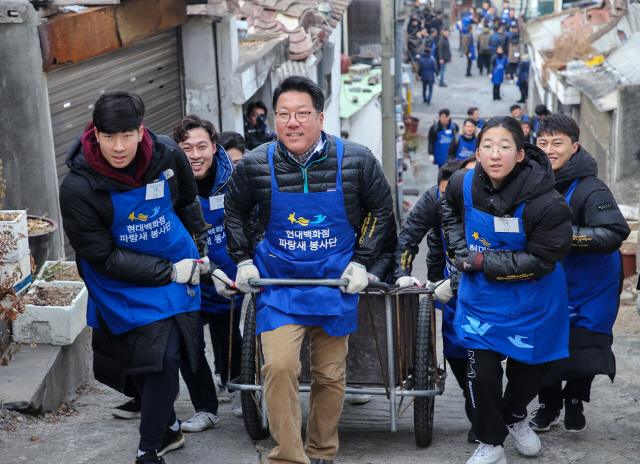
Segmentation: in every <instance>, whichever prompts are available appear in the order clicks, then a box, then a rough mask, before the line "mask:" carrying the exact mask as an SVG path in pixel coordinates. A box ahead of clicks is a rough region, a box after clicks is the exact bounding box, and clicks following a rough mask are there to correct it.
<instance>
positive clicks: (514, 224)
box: [493, 217, 520, 234]
mask: <svg viewBox="0 0 640 464" xmlns="http://www.w3.org/2000/svg"><path fill="white" fill-rule="evenodd" d="M493 227H494V229H495V231H496V232H513V233H516V234H517V233H519V232H520V224H519V223H518V218H501V217H494V218H493Z"/></svg>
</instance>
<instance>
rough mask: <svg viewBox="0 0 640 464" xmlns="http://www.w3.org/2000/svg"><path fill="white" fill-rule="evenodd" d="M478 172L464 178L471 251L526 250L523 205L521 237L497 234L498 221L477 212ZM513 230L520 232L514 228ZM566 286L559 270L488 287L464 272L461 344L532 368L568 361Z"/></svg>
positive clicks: (458, 320)
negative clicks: (475, 179) (475, 187)
mask: <svg viewBox="0 0 640 464" xmlns="http://www.w3.org/2000/svg"><path fill="white" fill-rule="evenodd" d="M472 182H473V171H469V172H468V173H467V174H466V175H465V178H464V210H465V235H466V239H467V245H468V247H469V249H470V250H473V251H484V250H496V251H499V250H514V251H518V250H524V249H525V247H526V245H527V238H526V236H525V234H524V232H523V228H522V211H523V209H524V206H525V202H523V203H521V204H520V205H519V206H518V208H517V210H516V212H515V214H514V215H513V218H514V219H516V220H517V223H516V225H517V232H515V231H514V232H498V231H496V224H497V223H498V221H496V219H498V220H499V219H502V218H497V217H495V216H491V215H490V214H487V213H483V212H481V211H478V210H477V209H475V208H474V207H473V200H472V198H471V184H472ZM510 225H511V227H513V229H515V227H514V226H513V223H512V222H510ZM568 322H569V314H568V300H567V282H566V280H565V276H564V272H563V270H562V267H561V266H560V265H556V269H555V270H554V271H553V272H552V273H551V274H548V275H546V276H544V277H542V278H540V279H539V280H519V281H512V282H510V281H506V280H503V281H496V282H487V280H486V279H485V277H484V272H482V271H472V272H463V273H462V277H461V279H460V285H459V287H458V304H457V307H456V317H455V321H454V325H455V329H456V332H457V334H458V337H459V338H460V342H461V344H462V345H463V346H464V347H465V348H469V349H482V350H491V351H495V352H497V353H501V354H503V355H505V356H509V357H511V358H513V359H516V360H518V361H521V362H524V363H527V364H539V363H543V362H547V361H553V360H555V359H560V358H566V357H567V356H569V323H568Z"/></svg>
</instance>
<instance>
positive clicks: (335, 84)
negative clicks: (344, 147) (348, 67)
mask: <svg viewBox="0 0 640 464" xmlns="http://www.w3.org/2000/svg"><path fill="white" fill-rule="evenodd" d="M329 42H331V43H333V45H334V46H333V65H332V66H331V99H330V101H329V102H328V104H325V108H324V130H325V131H326V132H327V133H329V134H333V135H337V136H340V47H341V43H342V27H341V23H338V25H337V26H336V27H335V29H334V30H333V32H332V33H331V35H330V36H329Z"/></svg>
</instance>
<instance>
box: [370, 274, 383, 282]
mask: <svg viewBox="0 0 640 464" xmlns="http://www.w3.org/2000/svg"><path fill="white" fill-rule="evenodd" d="M367 279H369V282H380V278H379V277H378V276H377V275H375V274H371V273H370V272H367Z"/></svg>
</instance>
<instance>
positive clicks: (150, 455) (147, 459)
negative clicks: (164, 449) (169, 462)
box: [135, 451, 165, 464]
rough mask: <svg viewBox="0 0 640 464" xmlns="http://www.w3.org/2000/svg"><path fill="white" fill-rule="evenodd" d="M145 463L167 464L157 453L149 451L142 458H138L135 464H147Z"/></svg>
mask: <svg viewBox="0 0 640 464" xmlns="http://www.w3.org/2000/svg"><path fill="white" fill-rule="evenodd" d="M145 463H153V464H165V463H164V459H162V458H161V457H159V456H158V455H157V454H156V452H155V451H147V452H146V453H144V454H143V455H142V456H138V457H137V458H136V463H135V464H145Z"/></svg>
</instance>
